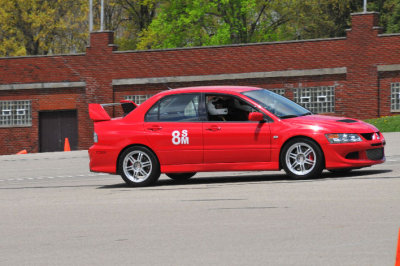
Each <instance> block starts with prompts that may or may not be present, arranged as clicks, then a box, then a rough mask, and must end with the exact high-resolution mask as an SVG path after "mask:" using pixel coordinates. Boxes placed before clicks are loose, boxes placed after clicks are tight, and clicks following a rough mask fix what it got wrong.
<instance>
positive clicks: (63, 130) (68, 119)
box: [39, 110, 78, 152]
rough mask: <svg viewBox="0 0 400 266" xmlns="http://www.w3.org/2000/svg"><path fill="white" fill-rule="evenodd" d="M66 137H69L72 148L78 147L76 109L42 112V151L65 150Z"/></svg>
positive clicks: (40, 116)
mask: <svg viewBox="0 0 400 266" xmlns="http://www.w3.org/2000/svg"><path fill="white" fill-rule="evenodd" d="M65 138H68V141H69V144H70V147H71V150H77V149H78V123H77V115H76V110H73V111H51V112H40V113H39V140H40V152H52V151H63V150H64V144H65V143H64V142H65Z"/></svg>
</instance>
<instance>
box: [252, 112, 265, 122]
mask: <svg viewBox="0 0 400 266" xmlns="http://www.w3.org/2000/svg"><path fill="white" fill-rule="evenodd" d="M249 121H254V122H260V121H264V115H263V114H262V113H259V112H251V113H249Z"/></svg>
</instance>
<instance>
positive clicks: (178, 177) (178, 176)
mask: <svg viewBox="0 0 400 266" xmlns="http://www.w3.org/2000/svg"><path fill="white" fill-rule="evenodd" d="M195 174H196V173H170V174H166V175H167V176H168V177H169V178H171V179H174V180H177V181H183V180H187V179H189V178H191V177H192V176H194V175H195Z"/></svg>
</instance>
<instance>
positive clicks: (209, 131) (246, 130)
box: [203, 94, 271, 164]
mask: <svg viewBox="0 0 400 266" xmlns="http://www.w3.org/2000/svg"><path fill="white" fill-rule="evenodd" d="M224 101H225V105H224V104H223V102H224ZM205 103H206V110H207V117H208V121H206V122H205V123H204V131H203V132H204V133H203V134H204V163H206V164H211V163H243V162H269V161H270V154H271V151H270V127H269V123H268V122H254V121H248V114H249V113H250V112H252V111H257V110H256V109H255V108H254V107H253V106H251V105H250V104H248V103H247V102H246V101H244V100H243V99H240V98H238V97H237V96H232V95H218V94H208V95H206V97H205ZM213 103H214V104H213ZM218 103H219V104H220V105H221V106H218V105H217V104H218ZM211 110H213V111H211ZM212 112H214V113H212Z"/></svg>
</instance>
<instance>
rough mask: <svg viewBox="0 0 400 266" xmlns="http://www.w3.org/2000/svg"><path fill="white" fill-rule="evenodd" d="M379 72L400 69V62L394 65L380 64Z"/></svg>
mask: <svg viewBox="0 0 400 266" xmlns="http://www.w3.org/2000/svg"><path fill="white" fill-rule="evenodd" d="M378 71H379V72H386V71H400V64H394V65H378Z"/></svg>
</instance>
